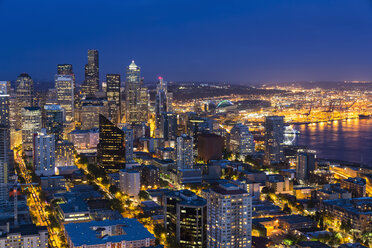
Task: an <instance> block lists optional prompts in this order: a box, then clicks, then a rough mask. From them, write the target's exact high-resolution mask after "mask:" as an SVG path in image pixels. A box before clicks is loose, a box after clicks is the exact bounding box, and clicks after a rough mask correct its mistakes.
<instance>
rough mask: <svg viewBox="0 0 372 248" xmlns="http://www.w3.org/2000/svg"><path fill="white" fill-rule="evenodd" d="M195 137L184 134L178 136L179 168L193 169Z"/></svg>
mask: <svg viewBox="0 0 372 248" xmlns="http://www.w3.org/2000/svg"><path fill="white" fill-rule="evenodd" d="M193 144H194V138H193V137H190V136H187V135H186V134H182V135H181V136H180V137H177V147H176V152H177V169H192V168H193V167H194V150H193Z"/></svg>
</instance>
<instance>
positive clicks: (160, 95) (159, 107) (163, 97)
mask: <svg viewBox="0 0 372 248" xmlns="http://www.w3.org/2000/svg"><path fill="white" fill-rule="evenodd" d="M170 105H171V101H170V99H169V98H168V89H167V83H166V82H165V81H164V79H163V78H162V77H159V82H158V84H157V86H156V98H155V120H156V123H155V125H156V128H157V129H160V128H161V116H162V114H163V113H165V112H171V111H172V108H171V106H170Z"/></svg>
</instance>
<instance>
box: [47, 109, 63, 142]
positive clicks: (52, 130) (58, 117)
mask: <svg viewBox="0 0 372 248" xmlns="http://www.w3.org/2000/svg"><path fill="white" fill-rule="evenodd" d="M44 112H45V119H44V127H45V128H46V131H47V134H54V137H55V140H56V142H57V141H58V140H62V139H63V109H62V107H61V106H60V105H45V106H44Z"/></svg>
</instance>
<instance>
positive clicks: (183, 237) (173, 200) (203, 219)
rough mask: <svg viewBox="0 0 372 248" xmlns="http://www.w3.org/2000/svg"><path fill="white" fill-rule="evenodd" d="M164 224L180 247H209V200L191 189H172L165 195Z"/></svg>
mask: <svg viewBox="0 0 372 248" xmlns="http://www.w3.org/2000/svg"><path fill="white" fill-rule="evenodd" d="M163 198H164V199H163V201H162V202H163V204H164V225H165V229H166V230H167V233H168V235H169V236H172V235H174V236H175V238H176V240H177V242H178V247H195V248H206V247H207V201H206V200H205V199H204V198H202V197H199V196H197V195H196V194H195V193H193V192H192V191H190V190H179V191H170V192H168V193H167V194H165V195H164V197H163Z"/></svg>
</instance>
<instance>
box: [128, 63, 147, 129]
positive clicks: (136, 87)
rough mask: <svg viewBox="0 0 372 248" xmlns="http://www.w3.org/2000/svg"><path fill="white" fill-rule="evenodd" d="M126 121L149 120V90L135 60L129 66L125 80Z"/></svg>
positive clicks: (138, 121) (139, 121) (137, 122)
mask: <svg viewBox="0 0 372 248" xmlns="http://www.w3.org/2000/svg"><path fill="white" fill-rule="evenodd" d="M125 97H126V100H125V103H126V122H127V123H136V124H139V123H141V122H147V120H148V116H147V115H148V92H147V89H146V88H145V87H143V83H142V78H141V68H140V67H138V66H137V65H136V64H135V63H134V61H132V63H131V64H130V65H129V66H128V68H127V74H126V82H125Z"/></svg>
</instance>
